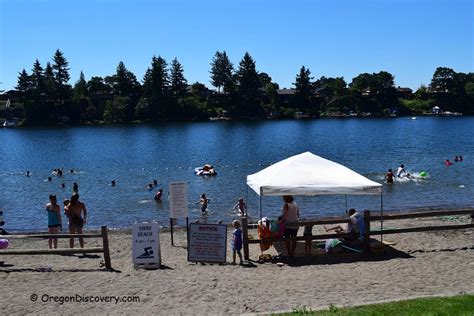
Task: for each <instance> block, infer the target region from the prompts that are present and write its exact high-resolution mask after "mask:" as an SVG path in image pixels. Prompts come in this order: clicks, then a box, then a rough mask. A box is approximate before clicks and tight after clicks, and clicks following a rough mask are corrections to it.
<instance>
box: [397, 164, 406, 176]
mask: <svg viewBox="0 0 474 316" xmlns="http://www.w3.org/2000/svg"><path fill="white" fill-rule="evenodd" d="M406 173H407V171H406V170H405V166H404V165H403V164H401V165H400V167H398V169H397V177H399V178H401V177H402V176H404V175H405V174H406Z"/></svg>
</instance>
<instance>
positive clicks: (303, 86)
mask: <svg viewBox="0 0 474 316" xmlns="http://www.w3.org/2000/svg"><path fill="white" fill-rule="evenodd" d="M312 79H313V77H311V71H310V70H309V69H306V68H305V66H302V67H301V68H300V72H299V74H297V75H296V81H295V83H294V85H295V98H296V102H297V106H298V108H299V109H300V110H301V111H305V112H310V111H311V110H312V109H311V105H312V102H313V96H314V85H313V83H312V82H311V80H312Z"/></svg>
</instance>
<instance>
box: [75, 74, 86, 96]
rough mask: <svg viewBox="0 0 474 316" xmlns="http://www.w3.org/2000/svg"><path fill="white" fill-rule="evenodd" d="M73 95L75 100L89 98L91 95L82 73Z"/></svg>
mask: <svg viewBox="0 0 474 316" xmlns="http://www.w3.org/2000/svg"><path fill="white" fill-rule="evenodd" d="M73 94H74V97H75V98H80V97H87V96H88V94H89V93H88V91H87V82H86V78H85V77H84V73H83V72H82V71H81V74H80V75H79V80H78V81H77V82H76V84H75V85H74V89H73Z"/></svg>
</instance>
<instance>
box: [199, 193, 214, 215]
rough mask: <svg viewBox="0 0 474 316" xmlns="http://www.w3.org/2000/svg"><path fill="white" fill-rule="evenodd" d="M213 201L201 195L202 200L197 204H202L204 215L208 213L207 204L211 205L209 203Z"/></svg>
mask: <svg viewBox="0 0 474 316" xmlns="http://www.w3.org/2000/svg"><path fill="white" fill-rule="evenodd" d="M210 201H211V199H208V198H207V197H206V194H204V193H203V194H201V198H200V199H199V202H197V203H196V204H201V213H202V214H204V213H206V211H207V204H209V202H210Z"/></svg>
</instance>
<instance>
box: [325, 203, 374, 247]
mask: <svg viewBox="0 0 474 316" xmlns="http://www.w3.org/2000/svg"><path fill="white" fill-rule="evenodd" d="M347 215H348V216H349V222H348V223H347V224H346V225H345V226H342V225H336V226H333V227H331V228H327V227H326V226H323V227H324V229H325V230H326V232H330V231H334V232H336V233H338V234H339V233H346V234H349V236H347V237H346V238H345V240H346V241H349V242H352V241H355V240H357V239H358V238H363V237H364V236H365V222H364V216H363V215H362V214H361V213H359V212H357V211H356V209H354V208H351V209H350V210H349V211H347Z"/></svg>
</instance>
